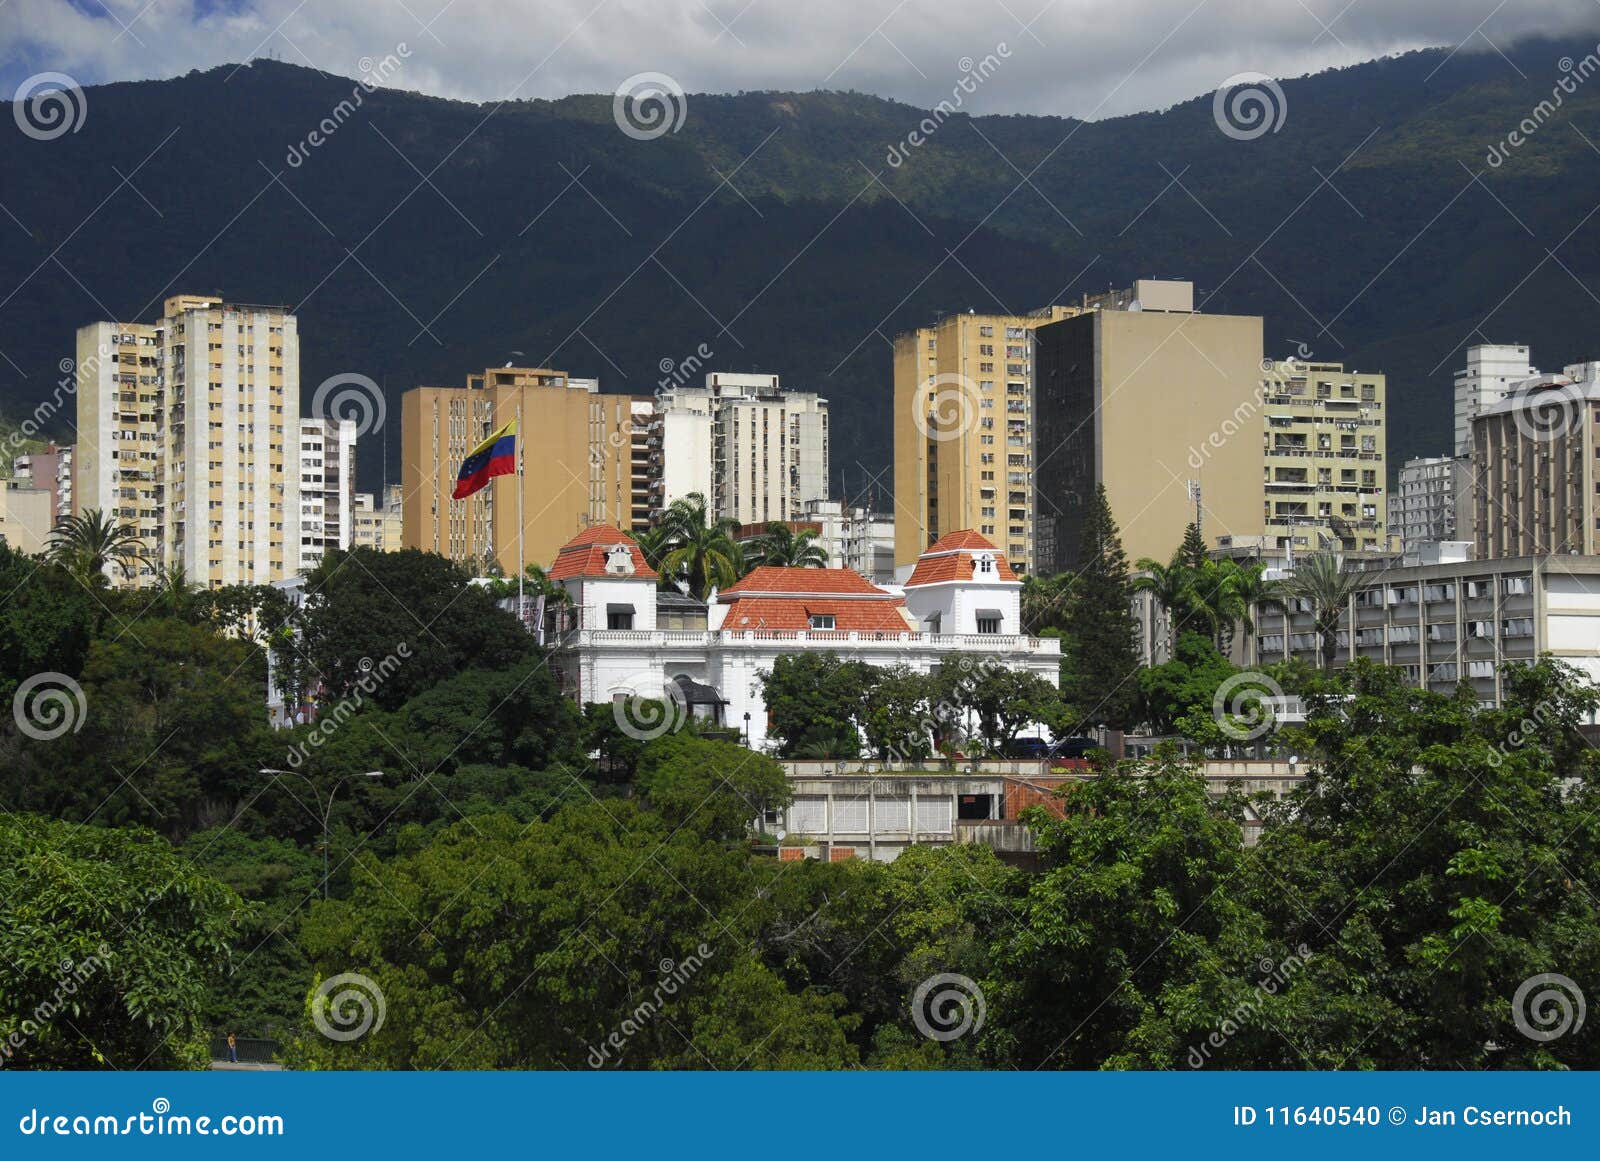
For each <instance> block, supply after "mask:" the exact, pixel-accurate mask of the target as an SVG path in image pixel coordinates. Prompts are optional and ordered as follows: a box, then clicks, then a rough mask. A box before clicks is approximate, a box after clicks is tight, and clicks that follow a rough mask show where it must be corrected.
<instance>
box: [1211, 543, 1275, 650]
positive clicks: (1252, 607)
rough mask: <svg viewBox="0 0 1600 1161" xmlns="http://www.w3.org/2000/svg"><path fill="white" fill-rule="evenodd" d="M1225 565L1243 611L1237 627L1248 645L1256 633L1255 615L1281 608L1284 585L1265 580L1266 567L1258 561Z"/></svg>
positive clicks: (1229, 562) (1231, 562)
mask: <svg viewBox="0 0 1600 1161" xmlns="http://www.w3.org/2000/svg"><path fill="white" fill-rule="evenodd" d="M1225 563H1227V564H1229V565H1231V566H1232V569H1233V571H1232V573H1231V579H1230V583H1231V584H1232V586H1233V591H1234V593H1235V594H1236V595H1237V596H1238V598H1239V603H1240V605H1242V606H1243V609H1244V611H1243V612H1242V613H1241V614H1240V616H1239V625H1240V627H1242V628H1243V629H1244V637H1245V642H1246V643H1247V644H1248V642H1249V640H1250V637H1251V636H1252V635H1253V634H1254V633H1255V631H1256V622H1255V614H1256V613H1257V612H1262V611H1265V610H1267V609H1273V608H1277V609H1281V608H1283V601H1284V584H1283V582H1282V581H1281V580H1267V579H1266V571H1267V566H1266V565H1264V564H1262V563H1261V562H1260V561H1249V562H1247V563H1245V564H1237V563H1235V562H1233V561H1227V562H1225Z"/></svg>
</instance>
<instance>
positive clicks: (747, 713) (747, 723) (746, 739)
mask: <svg viewBox="0 0 1600 1161" xmlns="http://www.w3.org/2000/svg"><path fill="white" fill-rule="evenodd" d="M744 744H745V748H746V749H749V747H750V711H749V710H745V711H744Z"/></svg>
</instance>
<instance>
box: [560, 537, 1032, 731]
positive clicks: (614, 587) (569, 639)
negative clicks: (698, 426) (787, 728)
mask: <svg viewBox="0 0 1600 1161" xmlns="http://www.w3.org/2000/svg"><path fill="white" fill-rule="evenodd" d="M548 575H549V577H550V579H551V580H554V581H558V582H559V583H560V584H561V585H562V586H563V587H564V588H565V589H566V591H567V593H568V595H569V596H570V598H571V603H572V608H571V609H570V610H567V611H566V624H565V626H564V627H563V628H561V629H560V630H559V631H558V632H557V635H556V637H555V639H554V641H553V644H554V645H555V647H556V656H555V658H554V662H553V667H554V669H555V670H556V672H557V673H558V674H559V675H560V678H561V680H562V683H563V688H564V690H565V692H566V693H567V695H568V696H570V697H573V698H575V699H576V700H577V701H578V702H579V703H580V704H586V703H593V702H607V701H615V700H618V699H630V698H641V699H643V698H648V699H660V698H662V697H663V695H664V693H665V694H666V695H667V696H670V697H671V698H672V699H673V700H674V701H676V702H678V704H679V705H680V706H683V707H686V708H687V709H688V710H689V711H690V712H692V713H694V714H696V715H697V716H700V717H706V718H712V719H714V720H715V721H717V722H718V723H720V724H722V725H725V726H728V727H731V728H733V729H737V730H739V731H741V733H743V734H744V735H745V737H746V739H747V741H748V743H749V745H751V746H752V747H755V748H757V749H764V748H767V742H768V740H767V711H766V706H765V704H764V702H763V700H762V696H761V682H760V677H759V675H760V674H761V673H762V672H763V671H769V670H771V669H772V666H773V663H774V662H775V661H776V660H777V659H778V657H779V656H780V655H781V654H785V653H798V652H803V651H807V650H817V651H824V650H831V651H833V652H835V653H837V654H838V655H839V656H840V657H842V658H846V659H851V660H858V661H864V662H867V663H868V664H871V665H881V666H891V665H904V666H906V667H908V668H910V669H912V670H915V671H917V672H919V673H928V672H931V671H932V670H934V669H935V668H937V667H938V666H939V665H940V664H941V663H945V662H948V661H950V660H951V659H952V658H960V657H963V656H965V657H970V658H971V659H972V660H973V662H974V663H977V662H978V661H979V660H980V659H985V663H987V664H996V663H998V664H1001V665H1004V666H1005V667H1006V668H1009V669H1015V670H1021V671H1025V672H1028V673H1035V674H1038V675H1039V676H1040V677H1043V678H1045V679H1047V680H1048V681H1049V682H1050V683H1051V684H1056V683H1057V681H1058V680H1059V673H1060V664H1061V643H1060V641H1058V640H1056V639H1054V638H1040V637H1029V636H1025V635H1024V634H1023V633H1022V627H1021V610H1020V604H1021V590H1022V583H1021V581H1019V580H1018V579H1017V576H1016V574H1015V573H1014V572H1013V571H1012V569H1011V566H1010V564H1009V563H1008V562H1007V561H1006V559H1005V557H1004V556H1003V555H1001V554H1000V553H999V552H998V551H997V550H996V549H995V546H994V545H993V544H991V543H990V542H989V541H988V540H985V539H984V538H983V537H982V536H980V535H978V534H977V533H976V532H952V533H951V534H950V535H948V536H946V537H944V538H943V539H941V540H940V541H938V542H937V543H936V544H934V545H933V546H932V547H930V548H929V549H928V550H927V551H926V552H924V553H923V554H922V556H921V557H920V558H919V560H918V561H917V565H916V568H915V569H914V570H913V571H912V573H911V575H910V577H909V578H908V579H907V580H906V583H905V584H904V586H902V587H900V588H898V589H896V588H886V587H879V586H877V585H874V584H872V583H871V582H870V581H868V580H867V579H866V578H865V577H863V576H862V575H861V574H860V573H858V572H856V571H854V570H853V569H847V568H773V567H760V568H757V569H755V570H754V571H752V572H751V573H750V574H749V575H748V576H746V577H744V578H743V579H742V580H740V581H739V582H738V583H737V584H735V585H733V586H732V587H731V588H728V589H726V590H724V591H722V592H716V591H713V592H712V593H711V595H710V599H709V600H708V601H706V602H701V601H698V600H695V599H693V598H692V597H688V596H684V595H682V594H680V593H677V592H675V591H672V590H666V591H662V590H661V589H660V588H659V587H658V584H659V579H660V578H659V577H658V576H657V574H656V572H655V571H654V570H653V569H652V568H651V567H650V565H649V564H648V563H647V562H646V560H645V558H644V553H643V552H641V551H640V549H639V546H638V544H637V543H635V541H634V539H633V537H631V536H629V535H628V534H627V533H625V532H622V531H620V530H618V529H616V528H614V527H611V526H609V525H603V524H602V525H595V526H592V527H590V528H587V529H585V530H584V531H583V532H582V533H580V534H579V535H578V536H576V537H574V538H573V539H572V540H571V541H569V542H568V543H567V544H566V545H564V546H563V547H562V549H561V551H560V553H559V554H558V555H557V557H556V560H555V563H554V564H553V565H552V566H551V568H550V570H549V573H548Z"/></svg>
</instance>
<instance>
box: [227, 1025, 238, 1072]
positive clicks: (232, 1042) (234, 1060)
mask: <svg viewBox="0 0 1600 1161" xmlns="http://www.w3.org/2000/svg"><path fill="white" fill-rule="evenodd" d="M228 1063H229V1064H238V1063H239V1041H238V1039H237V1038H236V1037H235V1036H234V1034H233V1033H232V1032H229V1033H228Z"/></svg>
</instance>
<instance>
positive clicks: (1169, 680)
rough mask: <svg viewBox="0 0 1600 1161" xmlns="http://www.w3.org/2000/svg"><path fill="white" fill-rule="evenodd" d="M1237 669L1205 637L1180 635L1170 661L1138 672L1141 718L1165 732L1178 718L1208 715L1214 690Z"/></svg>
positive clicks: (1168, 730)
mask: <svg viewBox="0 0 1600 1161" xmlns="http://www.w3.org/2000/svg"><path fill="white" fill-rule="evenodd" d="M1237 672H1238V670H1237V669H1236V668H1235V667H1234V666H1233V665H1232V664H1231V663H1230V662H1229V661H1228V659H1227V658H1226V657H1224V656H1222V654H1221V653H1219V652H1218V651H1217V647H1216V645H1215V644H1213V643H1212V641H1211V640H1210V639H1209V638H1207V637H1204V636H1202V635H1201V634H1199V633H1185V634H1183V635H1182V636H1180V637H1179V638H1178V647H1177V649H1176V650H1175V651H1174V654H1173V657H1172V660H1170V661H1168V662H1165V663H1164V664H1161V665H1154V666H1151V667H1150V668H1149V669H1145V670H1143V671H1141V672H1140V674H1139V692H1140V694H1141V696H1142V697H1143V699H1144V707H1145V719H1146V720H1147V721H1148V722H1149V723H1150V726H1151V728H1152V729H1154V730H1155V731H1156V732H1157V733H1161V734H1168V733H1171V732H1172V731H1173V730H1174V728H1175V727H1176V724H1177V722H1178V721H1179V719H1181V718H1184V717H1187V716H1188V715H1190V714H1210V713H1211V708H1212V700H1213V698H1214V697H1215V696H1216V692H1217V689H1218V688H1219V687H1220V686H1221V685H1222V683H1223V682H1224V681H1226V680H1227V679H1228V678H1230V677H1232V676H1233V675H1234V674H1235V673H1237Z"/></svg>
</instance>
